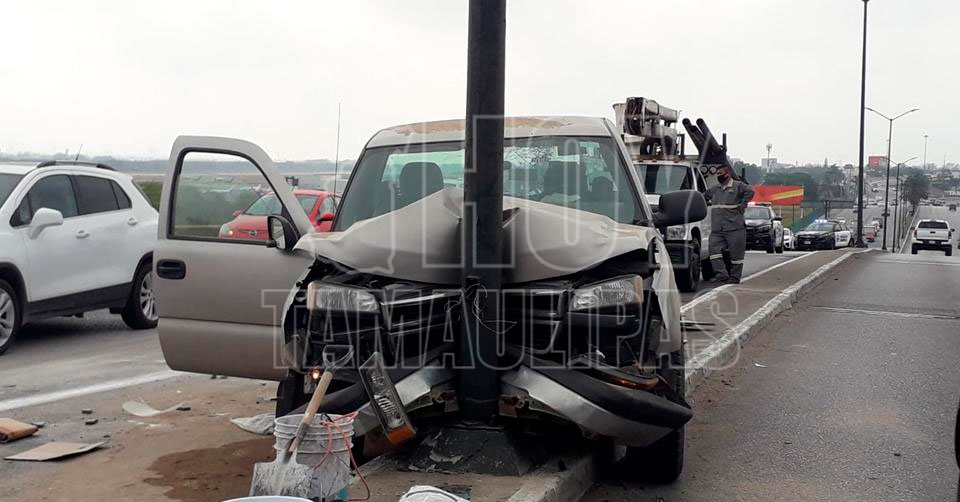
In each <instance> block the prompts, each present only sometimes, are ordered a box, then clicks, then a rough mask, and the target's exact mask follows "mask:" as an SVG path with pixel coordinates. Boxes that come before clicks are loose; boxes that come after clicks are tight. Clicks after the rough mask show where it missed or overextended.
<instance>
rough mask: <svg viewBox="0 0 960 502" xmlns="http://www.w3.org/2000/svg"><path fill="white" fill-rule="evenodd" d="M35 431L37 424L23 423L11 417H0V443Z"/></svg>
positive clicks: (30, 434) (29, 434)
mask: <svg viewBox="0 0 960 502" xmlns="http://www.w3.org/2000/svg"><path fill="white" fill-rule="evenodd" d="M34 432H37V426H36V425H32V424H25V423H23V422H19V421H17V420H14V419H12V418H0V443H9V442H10V441H16V440H18V439H21V438H25V437H27V436H32V435H33V433H34Z"/></svg>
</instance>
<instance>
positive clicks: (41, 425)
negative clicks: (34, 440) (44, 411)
mask: <svg viewBox="0 0 960 502" xmlns="http://www.w3.org/2000/svg"><path fill="white" fill-rule="evenodd" d="M30 424H31V425H33V426H35V427H36V428H38V429H43V428H44V427H46V425H47V423H46V422H44V421H41V420H37V421H36V422H30Z"/></svg>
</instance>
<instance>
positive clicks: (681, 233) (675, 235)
mask: <svg viewBox="0 0 960 502" xmlns="http://www.w3.org/2000/svg"><path fill="white" fill-rule="evenodd" d="M686 237H687V226H686V225H676V226H673V227H667V240H668V241H682V240H684V239H685V238H686Z"/></svg>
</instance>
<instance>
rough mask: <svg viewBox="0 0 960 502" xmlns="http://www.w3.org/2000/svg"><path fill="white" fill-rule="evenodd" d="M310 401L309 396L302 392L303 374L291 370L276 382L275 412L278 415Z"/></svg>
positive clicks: (287, 413) (285, 413) (287, 412)
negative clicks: (285, 376)
mask: <svg viewBox="0 0 960 502" xmlns="http://www.w3.org/2000/svg"><path fill="white" fill-rule="evenodd" d="M308 401H310V396H308V395H306V393H304V392H303V375H301V374H299V373H297V372H294V371H291V372H290V373H289V374H288V375H287V378H284V379H283V380H281V381H280V383H279V384H277V405H276V411H275V414H276V416H278V417H282V416H286V415H289V414H290V412H292V411H293V410H295V409H297V408H299V407H300V406H303V405H304V404H305V403H306V402H308Z"/></svg>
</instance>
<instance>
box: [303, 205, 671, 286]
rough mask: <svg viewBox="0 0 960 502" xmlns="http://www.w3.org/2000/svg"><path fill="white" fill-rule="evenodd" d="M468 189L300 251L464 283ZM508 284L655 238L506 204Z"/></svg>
mask: <svg viewBox="0 0 960 502" xmlns="http://www.w3.org/2000/svg"><path fill="white" fill-rule="evenodd" d="M462 207H463V190H461V189H458V188H451V187H448V188H445V189H443V190H441V191H439V192H436V193H434V194H432V195H430V196H428V197H425V198H423V199H421V200H419V201H417V202H415V203H413V204H411V205H409V206H406V207H404V208H401V209H398V210H396V211H393V212H390V213H387V214H384V215H381V216H378V217H376V218H370V219H367V220H363V221H360V222H357V223H355V224H354V225H353V226H351V227H350V228H349V229H347V230H346V231H343V232H331V233H315V234H309V235H307V236H305V237H303V238H302V239H301V240H300V242H298V243H297V249H303V250H306V251H309V252H311V253H315V254H317V255H320V256H323V257H325V258H329V259H330V260H333V261H336V262H338V263H342V264H344V265H346V266H348V267H350V268H353V269H356V270H359V271H361V272H365V273H370V274H376V275H382V276H387V277H392V278H396V279H403V280H409V281H417V282H426V283H437V284H460V280H461V277H460V274H461V269H462V267H461V256H462V255H463V253H462V252H461V249H460V219H461V208H462ZM503 209H504V224H503V229H504V235H503V237H504V242H503V257H504V261H505V262H506V263H507V264H508V266H507V268H506V270H505V275H504V278H503V280H504V282H505V283H520V282H528V281H536V280H540V279H548V278H551V277H558V276H562V275H567V274H571V273H574V272H578V271H580V270H584V269H586V268H589V267H591V266H593V265H596V264H598V263H601V262H603V261H604V260H607V259H609V258H612V257H614V256H618V255H621V254H623V253H626V252H629V251H633V250H635V249H646V248H647V246H648V245H649V243H650V240H651V239H653V238H654V236H655V235H657V234H656V231H655V230H654V229H652V228H646V227H638V226H634V225H623V224H619V223H617V222H615V221H613V220H611V219H610V218H608V217H606V216H602V215H598V214H594V213H590V212H587V211H579V210H576V209H569V208H564V207H560V206H556V205H553V204H546V203H542V202H535V201H530V200H526V199H519V198H513V197H504V199H503Z"/></svg>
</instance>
